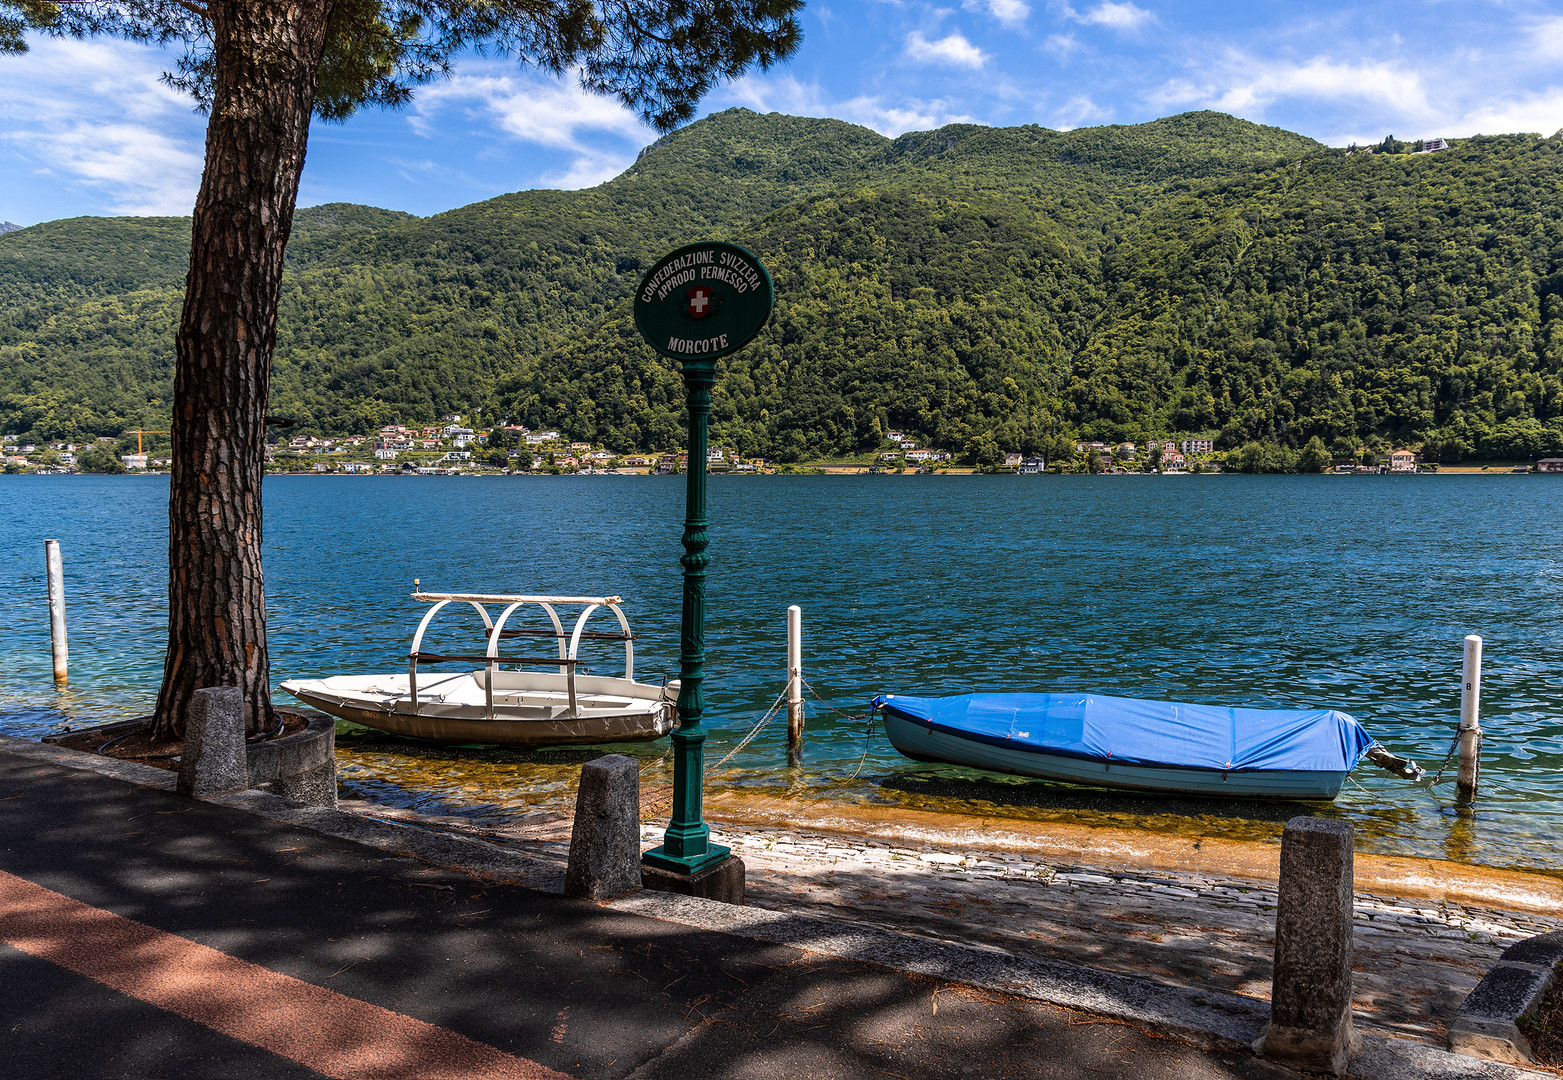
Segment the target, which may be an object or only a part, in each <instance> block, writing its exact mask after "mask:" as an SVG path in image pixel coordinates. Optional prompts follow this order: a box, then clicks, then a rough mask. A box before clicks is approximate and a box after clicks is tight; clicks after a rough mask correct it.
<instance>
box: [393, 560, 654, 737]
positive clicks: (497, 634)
mask: <svg viewBox="0 0 1563 1080" xmlns="http://www.w3.org/2000/svg"><path fill="white" fill-rule="evenodd" d="M413 584H414V586H417V584H418V583H417V582H416V581H415V582H413ZM412 598H413V599H414V600H417V601H418V602H420V603H425V604H433V605H434V606H433V607H431V608H430V609H429V610H428V611H426V612H424V615H423V618H422V619H421V620H420V621H419V623H418V629H417V632H416V633H414V634H413V638H412V648H411V649H409V650H408V652H407V689H408V693H409V697H410V699H411V701H410V703H411V705H412V712H413V715H414V716H416V715H418V662H419V661H420V660H421V661H423V662H424V663H427V664H437V663H450V662H462V661H465V662H468V663H481V664H482V665H483V671H484V679H483V683H484V708H485V714H486V717H487V719H489V720H493V719H494V674H495V672H497V671H498V670H499V665H500V664H502V663H503V664H542V665H546V666H550V667H552V666H554V665H558V667H559V674H561V675H563V676H564V677H565V691H566V695H567V697H568V699H569V708H570V718H571V719H575V718H577V717H578V716H579V712H578V708H577V705H576V698H575V669H576V667H577V666H578V665H579V663H580V659H579V654H580V648H581V642H582V640H591V641H622V642H624V677H625V678H626V679H630V680H633V679H634V678H635V635H634V634H633V633H631V632H630V623H629V619H627V618H625V616H624V608H623V607H622V605H623V603H624V598H623V597H622V596H523V595H519V594H510V593H435V592H424V591H422V590H421V589H419V590H418V591H416V592H414V593H413V594H412ZM462 603H465V604H470V605H472V607H473V608H475V609H476V610H477V613H478V614H479V615H480V616H481V617H482V619H483V629H484V634H485V636H486V637H487V638H488V647H487V648H486V649H485V650H484V652H483V655H482V656H467V655H450V654H443V653H426V652H423V651H422V649H421V646H422V645H423V635H424V633H425V632H426V631H427V630H428V629H429V624H430V623H432V622H433V621H434V617H435V616H436V615H438V614H439V613H440V611H441V610H442V609H443V608H445V607H446V606H447V605H449V604H462ZM489 604H504V605H506V606H505V610H504V611H503V612H501V613H500V616H499V618H498V620H495V619H494V618H492V617H491V616H490V615H489V611H488V606H487V605H489ZM530 604H535V605H537V606H538V607H540V608H542V609H543V610H544V611H545V612H547V613H548V618H549V620H550V621H551V622H552V623H553V624H554V628H553V632H552V633H550V632H549V631H547V630H506V629H505V623H507V622H508V621H509V620H510V616H511V615H512V614H514V613H515V612H516V610H517V609H519V608H523V607H526V606H528V605H530ZM560 607H584V608H585V610H584V611H582V612H581V614H580V615H579V616H578V617H577V618H576V620H575V626H574V627H573V628H572V629H571V630H570V632H569V633H566V632H565V629H564V622H563V621H562V620H561V619H560V618H559V611H558V608H560ZM603 607H605V608H607V609H608V610H610V611H612V612H613V613H614V614H615V615H616V616H618V619H619V627H620V629H621V630H622V631H623V632H622V633H618V634H613V633H602V632H587V630H586V620H587V619H589V618H591V616H592V613H593V612H595V611H596V610H597V609H598V608H603ZM506 637H551V638H553V639H555V641H556V642H557V643H558V646H559V656H558V657H557V658H555V657H551V656H500V655H499V642H500V639H501V638H506Z"/></svg>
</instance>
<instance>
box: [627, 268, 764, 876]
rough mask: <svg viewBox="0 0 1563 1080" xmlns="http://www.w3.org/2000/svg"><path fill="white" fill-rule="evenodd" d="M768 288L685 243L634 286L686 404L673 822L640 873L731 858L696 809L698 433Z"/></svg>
mask: <svg viewBox="0 0 1563 1080" xmlns="http://www.w3.org/2000/svg"><path fill="white" fill-rule="evenodd" d="M775 301H776V290H775V288H774V286H772V284H771V275H770V273H769V272H768V271H767V270H766V269H765V265H764V264H763V263H761V262H760V260H759V259H757V258H755V256H754V255H752V254H750V253H749V252H747V251H745V250H744V249H743V248H741V247H738V246H737V245H736V244H724V243H717V242H711V243H702V244H690V245H689V246H687V247H681V248H679V249H678V250H677V251H674V252H672V253H671V254H669V255H666V256H664V257H663V258H662V259H661V260H660V261H658V262H657V264H656V265H655V266H653V267H652V268H651V270H650V271H649V272H647V274H646V276H645V277H644V278H642V279H641V283H640V289H639V290H638V291H637V292H636V294H635V326H636V328H637V329H639V330H640V332H641V336H643V337H644V338H645V339H646V343H647V344H648V345H650V346H651V347H652V348H653V349H656V350H657V352H659V353H661V354H662V355H663V356H667V357H671V358H672V359H674V360H677V361H679V363H680V365H681V366H682V368H683V375H684V396H685V400H686V402H687V403H688V406H689V464H688V468H687V470H686V472H687V474H688V481H689V483H688V489H687V492H688V493H687V496H686V499H685V509H684V556H683V558H682V559H680V560H679V561H680V562H681V563H682V564H683V567H684V611H683V623H682V632H681V636H680V650H679V689H678V728H677V729H676V730H675V731H674V732H673V736H672V738H673V819H672V821H671V822H670V823H669V824H668V829H667V832H666V833H665V834H664V835H663V837H662V843H661V844H660V845H659V846H657V847H654V848H652V849H651V850H650V851H647V852H646V853H645V854H644V855H643V856H642V858H643V860H644V861H645V863H646V865H647V866H649V867H654V868H656V869H659V870H666V871H671V872H673V873H675V874H684V875H689V876H691V877H692V876H694V875H695V874H698V873H700V872H701V871H703V870H707V869H710V868H712V867H714V866H716V865H717V864H718V863H720V862H722V860H724V859H726V858H727V857H728V855H729V854H731V852H730V851H729V850H728V849H727V848H725V847H722V846H721V845H719V844H713V843H711V842H710V835H711V829H710V827H709V826H707V825H706V823H705V819H704V816H703V814H702V808H701V802H702V796H703V784H702V781H703V779H704V775H703V774H704V772H705V741H706V733H705V731H704V730H702V729H701V727H700V721H701V718H702V715H703V714H704V712H705V691H704V689H703V684H704V682H705V657H706V649H705V615H706V567H707V566H708V565H709V564H710V561H711V560H710V559H709V558H708V557H707V555H706V547H707V545H708V544H709V543H710V540H709V538H708V536H707V535H706V529H707V527H708V524H709V523H708V522H707V520H706V427H707V425H708V423H709V422H710V419H711V387H712V386H713V385H714V384H715V382H716V361H717V359H718V358H719V357H723V356H726V355H728V354H729V353H732V352H736V351H737V350H738V349H741V348H742V347H743V346H745V345H747V344H748V343H749V342H750V341H753V340H754V336H755V335H756V334H758V333H759V332H760V328H761V327H763V326H764V325H765V322H766V320H767V319H769V318H770V315H771V307H772V305H773V304H774V303H775Z"/></svg>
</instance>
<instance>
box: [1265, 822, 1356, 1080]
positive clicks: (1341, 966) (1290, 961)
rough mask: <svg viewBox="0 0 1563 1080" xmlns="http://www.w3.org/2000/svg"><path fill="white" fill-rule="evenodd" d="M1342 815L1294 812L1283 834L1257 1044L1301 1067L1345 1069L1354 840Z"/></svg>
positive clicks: (1352, 1040) (1352, 1047) (1351, 1039)
mask: <svg viewBox="0 0 1563 1080" xmlns="http://www.w3.org/2000/svg"><path fill="white" fill-rule="evenodd" d="M1355 839H1356V830H1355V829H1353V828H1352V827H1351V826H1350V825H1349V824H1347V823H1346V822H1344V821H1329V820H1325V819H1323V818H1315V817H1294V818H1292V820H1290V821H1288V822H1287V823H1286V831H1285V832H1284V833H1283V834H1282V837H1281V882H1280V889H1279V892H1280V898H1279V905H1278V910H1277V912H1276V917H1275V975H1274V977H1273V979H1272V983H1271V990H1270V1025H1269V1027H1267V1028H1266V1029H1265V1033H1264V1035H1262V1036H1261V1037H1260V1039H1259V1041H1258V1042H1257V1043H1255V1044H1254V1049H1255V1050H1256V1051H1258V1052H1259V1053H1261V1054H1263V1055H1264V1056H1265V1057H1269V1058H1274V1059H1277V1060H1280V1061H1284V1062H1286V1063H1288V1064H1290V1065H1295V1066H1298V1067H1301V1068H1304V1069H1312V1070H1315V1071H1318V1072H1332V1073H1335V1074H1336V1075H1340V1074H1342V1073H1344V1072H1345V1071H1346V1065H1347V1062H1348V1061H1350V1059H1351V1055H1352V1054H1353V1053H1354V1052H1355V1051H1356V1049H1357V1035H1356V1032H1355V1031H1354V1030H1353V1029H1352V1025H1351V922H1352V896H1353V893H1352V872H1353V866H1352V845H1353V842H1354V841H1355Z"/></svg>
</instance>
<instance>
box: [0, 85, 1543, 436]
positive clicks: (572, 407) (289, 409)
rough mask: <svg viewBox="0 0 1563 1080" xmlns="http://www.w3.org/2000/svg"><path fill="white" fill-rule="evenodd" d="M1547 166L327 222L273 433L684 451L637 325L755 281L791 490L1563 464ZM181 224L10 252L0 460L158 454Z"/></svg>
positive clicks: (139, 226)
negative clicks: (1329, 460) (1419, 463)
mask: <svg viewBox="0 0 1563 1080" xmlns="http://www.w3.org/2000/svg"><path fill="white" fill-rule="evenodd" d="M1559 151H1560V146H1559V141H1558V139H1557V138H1556V137H1554V138H1553V139H1549V140H1538V139H1536V138H1535V137H1532V136H1506V137H1496V138H1481V139H1469V140H1462V141H1460V142H1459V143H1457V144H1456V145H1455V146H1454V147H1453V148H1451V149H1449V150H1446V151H1442V152H1440V153H1437V154H1424V155H1409V154H1407V155H1388V154H1376V155H1371V156H1369V155H1352V156H1346V155H1345V154H1344V153H1343V152H1342V151H1338V150H1330V149H1328V148H1326V147H1323V146H1321V145H1320V144H1318V143H1315V142H1313V141H1312V140H1309V139H1305V138H1303V137H1301V136H1298V135H1295V134H1292V133H1290V132H1285V131H1282V130H1280V129H1277V128H1268V127H1263V126H1260V125H1255V124H1250V123H1247V122H1245V121H1241V120H1236V119H1234V118H1232V117H1229V116H1225V115H1222V114H1218V113H1211V112H1202V113H1188V114H1184V115H1181V116H1174V117H1168V118H1166V119H1163V120H1158V121H1155V122H1152V123H1149V124H1140V125H1132V126H1113V127H1103V128H1086V129H1078V130H1076V131H1070V132H1056V131H1049V130H1047V129H1044V128H1037V127H1030V126H1028V127H1021V128H981V127H976V126H974V125H953V126H950V127H946V128H941V129H939V130H937V131H932V132H920V133H912V134H908V135H904V136H901V137H900V138H898V139H895V140H890V139H886V138H884V137H882V136H880V135H878V134H876V133H874V132H872V131H869V130H867V129H864V128H859V127H855V126H853V125H850V124H845V123H841V122H839V121H831V120H812V119H801V118H797V117H787V116H780V115H777V114H770V115H767V116H760V115H757V114H755V113H752V112H749V111H747V110H742V109H734V110H729V111H727V112H723V113H718V114H716V115H714V116H711V117H708V118H706V119H704V120H701V121H698V122H696V123H694V124H691V125H689V126H688V127H686V128H683V129H681V130H679V131H677V132H674V133H672V134H671V135H669V136H667V137H665V138H663V139H660V140H658V141H657V143H655V144H653V145H652V146H650V147H648V148H646V150H645V151H643V152H642V154H641V155H640V157H639V159H638V160H637V161H636V162H635V164H634V165H632V166H631V167H630V168H629V169H628V170H626V171H625V172H624V173H623V174H622V175H620V176H619V177H617V178H615V179H614V180H612V181H610V182H608V183H606V184H603V185H600V186H599V187H596V188H592V189H588V190H584V191H570V192H566V191H529V192H518V193H515V194H512V195H505V196H501V197H500V198H497V199H491V200H488V201H486V202H483V203H477V204H474V205H472V206H467V207H462V208H460V209H456V210H452V211H450V212H448V213H444V214H439V215H436V216H434V217H430V218H422V219H420V218H414V217H411V216H409V215H405V214H395V213H391V212H388V211H382V210H375V209H372V208H368V207H357V206H348V205H341V204H339V205H334V206H326V207H316V208H312V209H309V210H304V211H300V213H299V215H298V219H297V223H296V227H295V232H294V237H293V240H292V243H291V244H290V247H289V252H288V255H289V273H288V275H287V277H286V279H285V285H284V301H283V308H282V313H281V318H280V322H279V343H278V352H277V359H276V365H275V373H274V383H273V406H272V408H273V411H276V412H284V413H287V414H288V415H292V416H296V417H299V418H301V420H302V421H303V426H304V427H305V428H306V429H307V428H310V427H318V428H323V429H332V430H357V431H363V430H369V429H371V428H374V427H377V426H379V425H380V424H382V423H385V422H389V421H415V420H429V419H431V418H433V417H434V416H437V415H439V414H442V413H445V412H451V411H462V412H465V411H468V410H470V409H472V408H474V407H480V406H481V407H483V408H484V409H485V410H486V412H485V415H495V414H497V413H509V414H511V415H512V416H513V417H515V418H516V419H517V420H519V421H522V422H528V423H531V424H533V425H534V426H540V425H548V426H555V425H557V426H559V427H560V428H561V430H565V431H568V432H569V433H570V434H571V435H574V436H577V437H580V438H588V439H593V440H598V441H605V442H607V443H608V444H609V445H612V446H615V447H620V448H625V449H627V448H629V447H632V446H638V447H659V446H667V445H672V444H674V443H676V442H678V441H679V440H680V439H681V438H682V436H681V434H680V431H679V425H680V423H681V415H680V414H681V409H682V403H681V398H680V394H679V391H678V380H677V378H676V373H675V372H674V371H673V370H672V369H671V367H670V366H669V365H668V364H667V362H666V361H663V360H662V359H660V358H659V357H657V356H655V355H654V354H652V353H651V352H650V350H648V349H646V348H645V347H644V345H642V344H641V343H640V342H639V341H638V340H637V339H636V337H635V336H634V334H633V331H632V329H631V327H630V323H629V319H628V296H629V292H630V290H631V289H632V288H633V285H634V283H635V281H636V280H638V278H639V276H640V273H641V272H642V271H643V269H644V268H645V267H646V266H648V265H649V264H650V263H651V262H652V261H653V260H654V259H655V258H656V257H657V256H658V255H659V254H661V253H662V252H663V251H665V250H667V249H668V248H669V247H671V246H674V245H675V244H678V243H684V242H687V241H689V240H691V239H696V238H702V237H719V238H728V239H733V240H736V241H738V242H740V243H744V244H746V245H749V246H751V247H752V248H753V249H754V250H756V251H757V252H758V253H759V254H760V255H761V256H762V257H763V258H765V259H766V261H767V262H768V264H769V265H770V266H771V268H772V270H773V272H774V275H775V277H776V281H777V287H778V306H777V314H776V317H775V319H774V320H773V321H772V324H771V325H770V326H769V327H768V328H767V329H766V331H765V332H764V333H763V334H762V335H761V337H760V338H759V339H758V340H757V342H756V343H755V344H754V345H753V346H751V347H750V348H749V349H747V350H745V351H744V352H743V353H741V354H739V355H738V356H735V357H733V358H730V359H729V360H728V361H726V362H725V363H726V371H725V373H724V376H723V379H722V381H721V382H720V384H719V386H718V391H717V404H716V412H715V414H714V418H715V424H716V435H717V437H718V438H719V439H721V440H722V441H724V442H729V443H734V444H737V445H741V446H742V447H743V448H744V449H745V450H747V451H748V452H750V453H754V454H761V455H765V456H769V457H772V458H775V459H778V460H783V461H785V460H792V459H796V458H799V457H805V456H811V455H814V454H821V453H839V452H845V451H856V450H862V449H866V448H872V447H874V446H877V445H878V441H879V437H880V433H881V432H882V431H883V430H885V429H887V428H898V429H902V430H911V431H914V432H917V433H920V434H921V435H923V436H924V437H925V438H927V439H928V440H930V441H933V442H935V443H936V444H938V445H942V446H947V447H951V448H955V449H958V450H963V451H965V452H968V453H971V454H973V455H979V456H981V455H991V454H992V453H993V452H995V449H1031V448H1034V447H1037V446H1040V445H1042V444H1043V442H1044V441H1045V440H1047V439H1049V438H1052V437H1055V436H1057V435H1059V434H1070V435H1074V434H1080V435H1089V436H1094V437H1102V438H1108V437H1112V438H1120V437H1123V438H1137V437H1143V436H1144V435H1146V434H1150V433H1156V434H1162V433H1166V434H1172V433H1205V434H1210V435H1213V436H1217V437H1219V438H1220V439H1222V440H1223V442H1224V443H1226V444H1232V445H1235V444H1237V443H1240V442H1244V441H1247V440H1249V439H1259V440H1262V441H1269V442H1274V443H1279V444H1282V445H1297V444H1300V443H1301V442H1302V441H1304V440H1306V439H1307V438H1309V437H1311V436H1313V435H1320V436H1321V437H1323V438H1324V439H1325V440H1326V441H1327V442H1330V441H1333V442H1336V443H1338V444H1339V445H1340V446H1341V447H1343V448H1345V447H1352V446H1355V445H1356V443H1357V441H1358V440H1360V439H1363V438H1382V439H1385V440H1389V441H1397V442H1405V441H1427V442H1428V443H1429V444H1430V446H1431V447H1432V448H1433V449H1434V451H1435V452H1441V453H1444V454H1445V456H1456V455H1460V454H1466V455H1472V454H1475V455H1480V454H1500V455H1506V454H1511V453H1520V452H1529V451H1536V452H1540V451H1541V450H1544V449H1548V448H1551V447H1553V445H1554V444H1556V445H1557V446H1559V447H1563V382H1560V379H1563V336H1560V335H1563V328H1560V323H1559V319H1560V317H1563V299H1560V294H1563V225H1560V223H1559V220H1558V217H1557V215H1556V213H1555V209H1556V207H1557V206H1558V205H1563V201H1560V196H1563V180H1560V177H1563V172H1560V169H1559V165H1560V164H1563V161H1560V158H1559ZM188 228H189V225H188V221H187V220H186V219H72V220H68V221H59V222H50V223H47V224H45V225H38V226H33V227H31V228H27V229H21V230H18V231H16V232H12V233H9V234H7V235H5V236H4V237H0V429H3V430H5V431H8V432H30V433H31V434H32V435H33V436H35V437H51V436H53V437H58V436H63V435H69V434H76V433H84V432H105V433H114V432H117V431H120V430H123V429H124V428H126V427H131V426H135V425H137V424H140V425H142V426H147V427H161V426H166V425H164V424H163V423H161V421H162V420H165V419H166V416H167V408H168V399H169V396H170V393H171V388H170V372H171V348H172V336H173V327H174V323H175V320H176V318H177V313H178V310H179V304H180V290H181V288H182V279H183V274H184V266H185V259H186V246H187V244H188Z"/></svg>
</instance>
